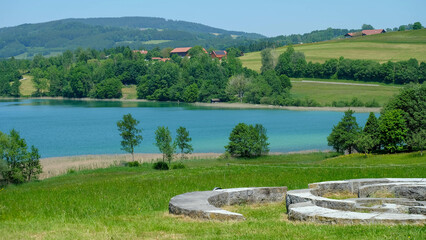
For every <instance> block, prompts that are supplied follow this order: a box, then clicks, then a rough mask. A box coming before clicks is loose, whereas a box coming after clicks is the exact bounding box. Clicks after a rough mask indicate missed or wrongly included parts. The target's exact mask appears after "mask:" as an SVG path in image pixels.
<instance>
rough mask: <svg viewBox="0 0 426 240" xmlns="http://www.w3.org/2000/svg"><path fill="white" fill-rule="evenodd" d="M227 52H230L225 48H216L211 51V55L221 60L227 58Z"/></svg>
mask: <svg viewBox="0 0 426 240" xmlns="http://www.w3.org/2000/svg"><path fill="white" fill-rule="evenodd" d="M227 54H228V53H227V52H226V51H224V50H215V51H212V52H211V53H210V56H211V57H212V58H218V59H219V60H222V58H226V56H227Z"/></svg>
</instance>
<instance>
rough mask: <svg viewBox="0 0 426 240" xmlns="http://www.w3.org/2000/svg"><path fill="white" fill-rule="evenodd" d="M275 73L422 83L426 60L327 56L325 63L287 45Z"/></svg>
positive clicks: (424, 75)
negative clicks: (316, 61)
mask: <svg viewBox="0 0 426 240" xmlns="http://www.w3.org/2000/svg"><path fill="white" fill-rule="evenodd" d="M275 70H276V72H277V74H279V75H281V74H285V75H287V76H289V77H308V78H323V79H347V80H357V81H374V82H383V83H395V84H407V83H411V82H414V83H422V82H424V81H425V80H426V63H425V62H421V63H419V62H418V61H417V60H416V59H410V60H408V61H399V62H391V61H388V62H386V63H383V64H380V63H378V62H374V61H371V60H351V59H344V58H343V57H341V58H339V59H329V60H327V61H325V62H324V63H322V64H321V63H312V62H306V59H305V55H304V54H303V53H302V52H296V51H295V50H294V48H293V47H292V46H289V47H288V48H287V50H286V52H284V53H282V54H281V55H280V56H279V58H278V61H277V64H276V67H275Z"/></svg>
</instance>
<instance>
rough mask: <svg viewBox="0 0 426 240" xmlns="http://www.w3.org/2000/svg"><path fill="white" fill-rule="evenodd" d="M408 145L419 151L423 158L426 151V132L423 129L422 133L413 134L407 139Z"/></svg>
mask: <svg viewBox="0 0 426 240" xmlns="http://www.w3.org/2000/svg"><path fill="white" fill-rule="evenodd" d="M407 144H408V146H410V147H412V148H413V149H417V150H419V151H420V155H421V156H423V150H425V149H426V130H425V129H423V130H421V131H420V132H417V133H412V134H411V135H410V136H409V137H408V138H407Z"/></svg>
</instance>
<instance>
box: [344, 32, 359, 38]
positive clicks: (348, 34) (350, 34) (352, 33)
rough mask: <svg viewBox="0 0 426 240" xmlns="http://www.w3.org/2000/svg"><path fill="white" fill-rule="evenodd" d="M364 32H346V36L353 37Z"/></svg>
mask: <svg viewBox="0 0 426 240" xmlns="http://www.w3.org/2000/svg"><path fill="white" fill-rule="evenodd" d="M361 35H362V33H361V32H351V33H346V34H345V36H351V37H357V36H361Z"/></svg>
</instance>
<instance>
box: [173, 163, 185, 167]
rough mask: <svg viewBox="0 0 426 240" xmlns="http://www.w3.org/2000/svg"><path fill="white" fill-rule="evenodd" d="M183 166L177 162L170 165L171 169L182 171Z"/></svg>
mask: <svg viewBox="0 0 426 240" xmlns="http://www.w3.org/2000/svg"><path fill="white" fill-rule="evenodd" d="M184 168H185V165H183V163H181V162H179V163H175V164H173V165H172V169H184Z"/></svg>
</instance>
